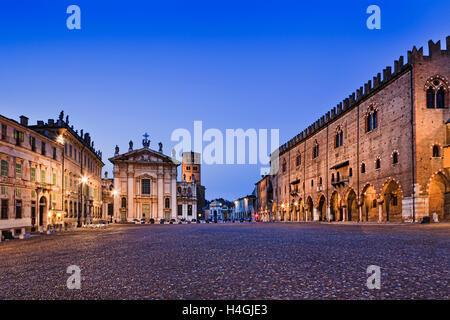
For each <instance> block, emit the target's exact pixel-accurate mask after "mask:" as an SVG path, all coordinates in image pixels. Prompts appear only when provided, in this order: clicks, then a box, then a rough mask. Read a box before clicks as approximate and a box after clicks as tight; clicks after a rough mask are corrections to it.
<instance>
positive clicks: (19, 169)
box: [16, 163, 22, 179]
mask: <svg viewBox="0 0 450 320" xmlns="http://www.w3.org/2000/svg"><path fill="white" fill-rule="evenodd" d="M16 179H22V164H21V163H16Z"/></svg>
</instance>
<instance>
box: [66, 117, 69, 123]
mask: <svg viewBox="0 0 450 320" xmlns="http://www.w3.org/2000/svg"><path fill="white" fill-rule="evenodd" d="M66 124H69V115H67V116H66Z"/></svg>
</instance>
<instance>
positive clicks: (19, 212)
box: [16, 200, 22, 219]
mask: <svg viewBox="0 0 450 320" xmlns="http://www.w3.org/2000/svg"><path fill="white" fill-rule="evenodd" d="M16 219H22V200H16Z"/></svg>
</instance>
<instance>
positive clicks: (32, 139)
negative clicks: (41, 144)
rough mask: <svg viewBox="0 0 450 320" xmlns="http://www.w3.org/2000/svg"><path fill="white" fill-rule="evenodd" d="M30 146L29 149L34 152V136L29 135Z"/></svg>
mask: <svg viewBox="0 0 450 320" xmlns="http://www.w3.org/2000/svg"><path fill="white" fill-rule="evenodd" d="M30 146H31V151H33V152H36V138H35V137H33V136H30Z"/></svg>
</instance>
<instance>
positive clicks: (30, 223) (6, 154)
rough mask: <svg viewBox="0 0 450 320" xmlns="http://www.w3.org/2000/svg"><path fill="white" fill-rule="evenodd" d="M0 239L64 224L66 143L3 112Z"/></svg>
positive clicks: (1, 120) (0, 119)
mask: <svg viewBox="0 0 450 320" xmlns="http://www.w3.org/2000/svg"><path fill="white" fill-rule="evenodd" d="M0 125H1V136H0V162H1V174H0V212H1V215H0V233H1V234H0V240H1V238H7V237H10V236H13V237H24V236H25V235H26V234H28V233H30V232H32V231H41V232H43V231H45V230H46V229H47V227H48V226H49V225H56V224H62V223H63V221H64V216H63V215H62V196H61V195H62V192H61V191H62V158H63V146H62V145H61V144H59V143H57V142H56V141H54V140H53V139H51V138H49V137H47V136H44V135H41V134H39V133H37V132H35V131H34V130H31V129H30V128H29V127H28V118H26V117H25V116H21V117H20V122H16V121H14V120H12V119H8V118H6V117H3V116H0Z"/></svg>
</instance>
